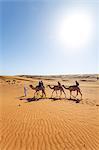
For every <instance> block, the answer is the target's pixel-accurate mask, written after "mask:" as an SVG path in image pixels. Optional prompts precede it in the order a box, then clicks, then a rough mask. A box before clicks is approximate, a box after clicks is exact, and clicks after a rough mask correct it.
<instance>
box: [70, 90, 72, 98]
mask: <svg viewBox="0 0 99 150" xmlns="http://www.w3.org/2000/svg"><path fill="white" fill-rule="evenodd" d="M71 96H72V91H70V99H71Z"/></svg>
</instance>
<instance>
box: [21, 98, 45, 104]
mask: <svg viewBox="0 0 99 150" xmlns="http://www.w3.org/2000/svg"><path fill="white" fill-rule="evenodd" d="M43 99H47V98H43V97H40V98H37V97H30V98H20V100H26V101H27V102H25V103H28V102H33V101H39V100H43Z"/></svg>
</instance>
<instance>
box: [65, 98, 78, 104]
mask: <svg viewBox="0 0 99 150" xmlns="http://www.w3.org/2000/svg"><path fill="white" fill-rule="evenodd" d="M68 100H69V101H75V102H76V103H80V101H81V100H80V99H74V98H69V99H68Z"/></svg>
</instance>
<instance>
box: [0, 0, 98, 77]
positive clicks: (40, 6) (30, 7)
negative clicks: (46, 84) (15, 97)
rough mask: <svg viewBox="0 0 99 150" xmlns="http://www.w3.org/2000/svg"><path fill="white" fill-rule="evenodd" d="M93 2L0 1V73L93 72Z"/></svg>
mask: <svg viewBox="0 0 99 150" xmlns="http://www.w3.org/2000/svg"><path fill="white" fill-rule="evenodd" d="M98 9H99V0H64V1H63V0H28V1H27V0H24V1H23V0H13V1H12V0H8V1H6V0H0V75H15V74H35V75H46V74H47V75H49V74H69V73H72V74H75V73H99V52H98V51H99V10H98Z"/></svg>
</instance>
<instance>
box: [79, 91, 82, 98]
mask: <svg viewBox="0 0 99 150" xmlns="http://www.w3.org/2000/svg"><path fill="white" fill-rule="evenodd" d="M79 93H80V95H81V99H82V93H81V91H79Z"/></svg>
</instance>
